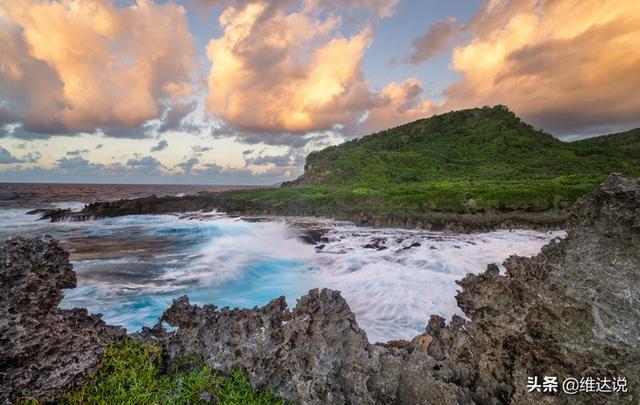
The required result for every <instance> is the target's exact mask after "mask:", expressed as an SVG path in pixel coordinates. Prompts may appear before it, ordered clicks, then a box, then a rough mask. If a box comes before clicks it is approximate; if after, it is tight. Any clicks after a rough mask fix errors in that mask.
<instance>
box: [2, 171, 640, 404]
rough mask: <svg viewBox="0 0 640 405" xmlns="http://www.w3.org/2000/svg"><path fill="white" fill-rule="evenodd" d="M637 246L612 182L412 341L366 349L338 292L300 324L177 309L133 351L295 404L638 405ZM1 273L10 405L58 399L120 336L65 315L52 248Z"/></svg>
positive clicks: (318, 297) (635, 222) (314, 299)
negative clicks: (536, 382)
mask: <svg viewBox="0 0 640 405" xmlns="http://www.w3.org/2000/svg"><path fill="white" fill-rule="evenodd" d="M639 247H640V183H639V182H638V181H637V180H636V181H632V180H627V179H624V178H623V177H621V176H619V175H612V176H611V177H610V178H609V179H607V181H605V182H604V183H603V184H602V185H601V186H600V187H599V188H598V189H597V190H596V191H595V192H594V193H592V194H591V195H589V196H586V197H584V198H583V199H581V200H580V201H579V202H578V203H577V204H576V208H575V211H574V213H573V215H572V217H571V219H570V221H569V223H568V236H567V238H565V239H563V240H556V241H553V242H551V243H550V244H548V245H546V246H545V247H544V248H543V249H542V251H541V253H540V254H538V255H537V256H534V257H532V258H523V257H517V256H512V257H510V258H509V259H508V260H507V261H506V262H505V263H504V265H505V268H506V274H504V275H501V274H500V272H499V269H498V267H497V266H496V265H493V264H492V265H489V266H488V268H487V270H486V271H485V272H484V273H482V274H478V275H467V276H466V277H465V278H463V279H462V280H460V281H459V285H460V287H461V291H460V292H459V293H458V295H457V297H456V299H457V301H458V305H459V306H460V308H461V309H462V310H463V312H464V313H465V314H466V316H467V317H468V320H465V319H463V318H461V317H457V316H454V317H453V319H452V320H451V321H450V322H449V323H448V324H447V323H446V322H445V320H444V319H442V318H441V317H438V316H432V317H431V319H430V321H429V323H428V325H427V327H426V329H425V333H423V334H421V335H419V336H416V337H415V338H414V339H413V340H412V341H392V342H387V343H384V344H370V343H369V342H368V340H367V338H366V334H365V333H364V331H362V330H361V329H360V327H359V326H358V324H357V321H356V318H355V315H354V314H353V313H352V312H351V310H350V309H349V307H348V305H347V303H346V301H345V300H344V299H343V298H342V297H341V296H340V293H339V292H336V291H331V290H326V289H324V290H312V291H310V292H309V294H307V295H305V296H303V297H302V298H300V299H299V300H298V303H297V305H296V306H295V307H294V308H293V309H291V310H290V309H287V307H286V303H285V301H284V298H278V299H275V300H273V301H271V303H269V304H268V305H267V306H265V307H263V308H254V309H229V308H222V309H219V308H217V307H215V306H213V305H205V306H203V307H198V306H195V305H191V304H189V301H188V298H187V297H181V298H180V299H177V300H175V301H174V303H173V305H172V306H171V307H170V308H169V309H167V310H166V311H165V313H164V314H163V316H162V318H161V320H160V322H159V323H158V324H157V325H156V326H154V327H153V328H145V329H144V330H143V331H142V332H140V333H138V334H135V335H134V336H133V338H136V339H141V340H143V341H151V342H158V343H160V344H161V345H162V346H163V347H164V348H165V356H166V362H167V365H168V368H169V370H171V369H172V368H175V367H177V365H178V364H179V363H180V360H181V359H183V358H184V357H185V356H196V357H199V358H201V359H202V360H203V361H204V362H206V363H207V364H210V365H211V366H212V367H213V368H215V369H216V370H220V371H222V372H227V371H229V370H230V369H232V368H234V367H241V368H242V369H244V370H245V372H246V373H247V374H248V376H249V379H250V381H251V383H252V385H253V386H254V387H256V388H267V387H268V388H273V389H274V390H275V392H276V393H277V394H278V395H280V396H282V397H284V398H286V399H288V400H291V401H293V402H296V403H305V404H347V403H358V404H360V403H363V404H367V403H377V404H389V403H398V404H424V403H428V404H473V403H481V404H503V403H513V404H555V403H558V402H560V403H570V404H573V403H575V404H582V403H598V404H620V403H629V404H637V403H638V400H639V399H640V301H638V297H640V249H638V248H639ZM0 260H1V261H0V265H1V266H2V269H1V273H0V277H2V292H1V294H2V295H0V299H1V301H0V304H2V306H3V308H0V311H2V312H0V320H1V325H2V330H1V333H0V339H1V340H0V342H1V344H2V346H3V350H2V359H1V360H0V378H1V380H0V392H2V393H3V394H2V395H4V396H2V397H0V400H2V401H3V402H6V401H7V400H8V399H11V398H13V397H15V395H17V394H18V393H25V392H27V393H30V395H41V396H46V397H50V398H55V396H56V395H59V394H60V393H61V392H63V390H65V389H69V388H72V387H74V386H77V384H78V383H79V381H81V380H82V376H83V375H84V373H86V371H87V370H90V369H92V368H94V367H95V365H96V364H97V363H96V362H97V358H98V356H99V354H100V352H101V348H102V347H103V346H101V345H102V344H103V343H102V342H101V341H99V339H98V337H106V338H120V337H122V336H123V334H124V332H123V331H122V330H121V329H118V328H114V327H108V326H106V325H104V323H103V322H102V321H100V320H99V317H96V316H94V315H87V314H86V311H84V312H82V310H70V311H66V310H65V311H63V310H59V309H58V308H57V304H58V302H59V300H60V297H61V292H60V289H61V288H69V287H73V286H74V285H75V276H73V272H72V270H71V268H70V265H69V263H68V255H67V254H66V253H65V252H64V251H62V250H61V249H60V248H59V247H58V246H57V243H56V242H55V241H53V240H51V239H47V238H43V239H36V240H33V241H27V240H24V239H22V238H13V239H9V240H8V241H7V242H5V244H4V245H2V246H1V247H0ZM52 320H55V322H52ZM161 322H166V323H168V324H170V325H172V326H174V327H175V330H174V331H173V332H169V331H167V330H165V329H164V328H163V326H162V323H161ZM34 325H41V326H40V327H39V328H35V327H34ZM34 339H36V340H34ZM47 339H48V340H47ZM43 345H44V346H43ZM45 346H46V348H47V350H44V349H43V347H45ZM72 350H73V351H74V352H77V353H78V356H77V357H73V356H71V355H70V351H72ZM34 370H35V373H34ZM535 376H537V377H539V378H542V376H556V377H558V378H559V379H560V380H562V379H563V378H567V377H573V378H577V379H580V378H581V377H594V378H595V377H617V376H620V377H625V378H626V379H627V382H628V392H618V393H611V394H595V393H591V394H585V393H580V394H577V395H566V394H563V393H561V392H560V393H556V394H543V393H528V392H527V378H528V377H535Z"/></svg>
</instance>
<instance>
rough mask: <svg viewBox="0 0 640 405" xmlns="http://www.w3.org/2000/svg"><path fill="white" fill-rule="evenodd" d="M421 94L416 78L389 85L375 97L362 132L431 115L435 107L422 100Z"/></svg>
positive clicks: (422, 91)
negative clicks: (374, 102)
mask: <svg viewBox="0 0 640 405" xmlns="http://www.w3.org/2000/svg"><path fill="white" fill-rule="evenodd" d="M423 93H424V89H423V88H422V84H421V83H420V81H419V80H418V79H416V78H409V79H406V80H404V81H403V82H401V83H397V82H391V83H389V84H388V85H386V86H385V87H384V88H383V89H382V91H380V93H378V94H377V95H376V105H375V107H374V108H372V109H370V111H369V114H368V116H367V119H366V120H365V121H364V123H363V125H362V130H364V132H365V133H368V132H375V131H378V130H382V129H386V128H390V127H393V126H396V125H399V124H404V123H407V122H410V121H414V120H417V119H420V118H424V117H427V116H429V115H432V114H433V113H434V111H435V110H434V108H435V105H434V104H433V103H432V102H431V101H429V100H426V99H423V98H422V95H423Z"/></svg>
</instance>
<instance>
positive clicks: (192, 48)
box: [0, 0, 640, 184]
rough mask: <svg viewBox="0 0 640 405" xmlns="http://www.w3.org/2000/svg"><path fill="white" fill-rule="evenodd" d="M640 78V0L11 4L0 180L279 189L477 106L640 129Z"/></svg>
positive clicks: (1, 102) (573, 123) (601, 128)
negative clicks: (376, 143)
mask: <svg viewBox="0 0 640 405" xmlns="http://www.w3.org/2000/svg"><path fill="white" fill-rule="evenodd" d="M639 88H640V2H638V1H637V0H511V1H506V0H486V1H482V0H457V1H450V2H442V1H437V0H384V1H382V0H351V1H340V0H185V1H177V0H176V1H164V0H137V1H132V0H114V1H111V0H101V1H99V0H81V1H74V0H55V1H54V0H51V1H49V0H46V1H45V0H3V1H2V2H1V3H0V182H80V183H155V184H277V183H279V182H282V181H285V180H290V179H292V178H295V177H297V176H298V175H299V174H301V172H302V170H303V167H304V158H305V156H306V155H307V154H308V153H309V152H311V151H313V150H318V149H322V148H324V147H327V146H330V145H335V144H339V143H341V142H344V141H345V140H348V139H351V138H354V137H360V136H363V135H366V134H370V133H373V132H376V131H380V130H383V129H386V128H390V127H393V126H396V125H399V124H402V123H406V122H410V121H413V120H416V119H420V118H425V117H429V116H431V115H434V114H439V113H443V112H447V111H451V110H457V109H462V108H471V107H480V106H484V105H495V104H504V105H507V106H508V107H509V108H510V109H512V110H513V111H514V112H515V113H516V114H518V115H519V116H520V117H521V118H523V119H524V120H525V121H527V122H529V123H531V124H532V125H534V126H535V127H536V128H539V129H543V130H544V131H546V132H548V133H551V134H553V135H554V136H557V137H558V138H560V139H567V140H568V139H576V138H580V137H587V136H593V135H594V134H607V133H612V132H617V131H621V130H626V129H630V128H635V127H640V92H639V91H638V89H639Z"/></svg>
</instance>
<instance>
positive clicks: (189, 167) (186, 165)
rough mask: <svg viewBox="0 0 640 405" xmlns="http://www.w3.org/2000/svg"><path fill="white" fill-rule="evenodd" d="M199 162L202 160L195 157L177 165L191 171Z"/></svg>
mask: <svg viewBox="0 0 640 405" xmlns="http://www.w3.org/2000/svg"><path fill="white" fill-rule="evenodd" d="M198 163H200V160H199V159H198V158H195V157H193V158H190V159H187V160H185V161H184V162H181V163H178V164H177V165H176V167H179V168H180V169H182V171H183V172H185V173H190V172H191V170H193V167H194V166H195V165H197V164H198Z"/></svg>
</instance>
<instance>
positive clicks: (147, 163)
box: [127, 156, 163, 169]
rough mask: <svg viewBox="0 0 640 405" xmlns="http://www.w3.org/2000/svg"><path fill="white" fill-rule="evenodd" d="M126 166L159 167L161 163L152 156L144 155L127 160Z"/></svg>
mask: <svg viewBox="0 0 640 405" xmlns="http://www.w3.org/2000/svg"><path fill="white" fill-rule="evenodd" d="M127 166H131V167H144V168H149V169H160V168H162V167H163V166H162V163H160V161H159V160H158V159H156V158H154V157H153V156H144V157H142V158H134V159H129V160H127Z"/></svg>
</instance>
